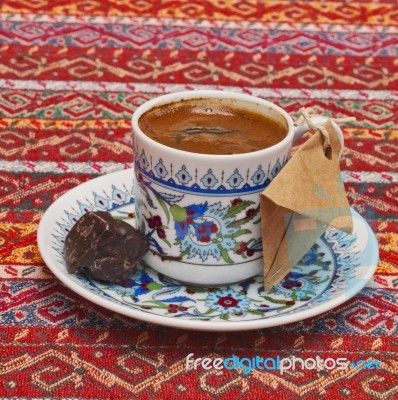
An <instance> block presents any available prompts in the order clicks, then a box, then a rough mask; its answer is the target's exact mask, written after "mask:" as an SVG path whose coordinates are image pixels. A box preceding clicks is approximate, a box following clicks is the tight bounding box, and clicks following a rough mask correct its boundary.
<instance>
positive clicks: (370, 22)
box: [0, 0, 398, 400]
mask: <svg viewBox="0 0 398 400" xmlns="http://www.w3.org/2000/svg"><path fill="white" fill-rule="evenodd" d="M397 34H398V13H397V6H396V0H372V1H371V0H357V1H353V2H343V1H341V0H331V1H327V2H325V1H320V0H311V1H302V2H296V1H292V0H284V1H274V0H268V1H257V0H244V1H215V0H191V1H181V0H161V1H152V2H150V1H147V0H141V1H127V0H111V1H101V0H90V1H83V0H78V1H65V0H52V1H47V0H31V1H27V0H3V1H1V2H0V171H1V173H0V218H1V219H0V276H1V282H0V293H1V296H0V310H1V314H0V321H1V322H0V337H1V354H0V360H1V362H0V377H1V380H0V397H1V398H3V399H11V398H12V399H16V398H17V399H39V398H40V399H44V398H48V399H61V398H62V399H72V398H73V399H133V398H140V399H175V398H184V399H199V398H200V399H215V398H217V399H235V398H237V397H240V398H243V399H253V398H254V399H261V398H275V399H279V398H281V399H289V400H290V399H292V400H293V399H314V400H315V399H316V400H318V399H327V398H335V399H345V398H347V399H348V398H350V399H351V398H355V399H383V400H388V399H396V398H398V383H397V376H398V363H397V352H398V340H397V333H398V320H397V314H398V294H397V293H398V292H397V287H398V212H397V211H398V204H397V196H398V164H397V162H398V140H397V139H398V131H397V119H398V114H397V113H396V110H397V106H398V64H397V55H398V53H397V49H398V36H397ZM202 88H218V89H229V90H236V91H242V92H245V93H251V94H254V95H256V96H260V97H264V98H268V99H270V100H271V101H273V102H275V103H276V104H278V105H281V106H282V107H283V108H285V109H286V110H287V111H288V112H289V113H290V114H291V115H292V116H293V117H294V118H297V115H298V110H299V109H300V108H302V107H311V108H313V109H315V110H316V111H318V112H319V113H323V114H325V115H333V116H334V117H345V116H355V117H356V118H357V121H358V122H357V123H356V124H355V125H352V127H351V128H348V129H345V130H344V132H345V137H346V145H347V149H346V150H345V153H344V157H343V159H342V165H341V166H342V169H343V176H344V179H345V185H346V189H347V192H348V196H349V201H350V203H351V205H352V207H353V208H355V209H356V210H357V211H358V212H359V213H360V214H361V215H362V216H363V217H364V218H365V219H366V220H367V221H368V223H369V224H370V225H371V227H372V229H373V230H374V231H375V233H376V235H377V239H378V241H379V245H380V263H379V266H378V269H377V273H376V274H375V276H374V280H373V281H371V282H369V283H368V285H367V286H366V288H365V289H364V290H362V291H361V292H360V293H359V294H358V295H357V296H355V297H354V298H353V299H351V300H350V301H348V302H346V303H345V304H343V305H342V306H340V307H338V308H336V309H333V310H331V311H329V312H327V313H325V314H322V315H319V316H318V317H315V318H312V319H308V320H304V321H301V322H298V323H294V324H290V325H286V326H283V327H277V328H271V329H264V330H257V331H252V332H237V333H228V334H226V333H204V332H195V331H184V330H176V329H172V328H166V327H160V326H156V325H152V324H149V323H144V322H141V321H138V320H133V319H129V318H127V317H123V316H121V315H118V314H115V313H113V312H110V311H108V310H105V309H103V308H101V307H99V306H96V305H94V304H92V303H90V302H88V301H86V300H84V299H83V298H81V297H79V296H78V295H76V294H74V293H73V292H72V291H71V290H69V289H67V288H65V287H64V286H63V285H62V284H60V282H59V281H58V280H57V279H56V278H55V277H54V276H53V275H52V273H51V272H50V271H49V269H48V268H47V267H46V265H45V264H44V262H43V260H42V259H41V257H40V255H39V252H38V248H37V242H36V231H37V226H38V222H39V220H40V218H41V216H42V215H43V212H44V211H45V210H46V209H47V207H48V206H49V205H50V204H51V203H52V202H53V201H54V200H55V199H57V198H58V197H59V196H60V195H62V194H64V193H65V192H67V191H68V190H70V189H71V188H73V187H75V186H76V185H78V184H80V183H82V182H85V181H87V180H89V179H91V178H93V177H96V176H99V175H103V174H106V173H109V172H112V171H116V170H121V169H124V168H128V167H130V166H131V165H132V149H131V130H130V117H131V115H132V113H133V112H134V110H135V109H136V107H137V106H138V105H140V104H142V103H143V102H144V101H146V100H148V99H150V98H153V97H155V96H157V95H159V94H162V93H167V92H174V91H178V90H183V89H202ZM394 110H395V115H394ZM190 353H194V355H195V357H212V358H217V357H221V358H227V357H231V356H232V355H235V356H237V357H241V358H242V357H249V358H252V357H255V356H256V355H259V356H261V357H264V358H267V357H276V356H281V357H291V356H296V357H302V358H305V357H313V358H315V357H316V356H319V357H322V358H323V359H326V358H328V357H333V358H335V359H336V358H338V357H346V358H348V359H350V360H359V359H364V360H368V359H374V360H376V359H377V360H379V361H380V362H381V369H364V368H359V369H350V370H349V371H341V370H333V371H318V370H311V371H303V370H299V369H297V370H295V371H287V372H285V373H284V374H283V375H282V374H280V373H279V372H278V371H260V370H255V371H252V372H251V373H250V374H248V375H244V374H243V373H242V371H229V370H215V369H213V370H205V369H197V370H196V371H195V370H186V369H185V361H186V357H187V355H188V354H190Z"/></svg>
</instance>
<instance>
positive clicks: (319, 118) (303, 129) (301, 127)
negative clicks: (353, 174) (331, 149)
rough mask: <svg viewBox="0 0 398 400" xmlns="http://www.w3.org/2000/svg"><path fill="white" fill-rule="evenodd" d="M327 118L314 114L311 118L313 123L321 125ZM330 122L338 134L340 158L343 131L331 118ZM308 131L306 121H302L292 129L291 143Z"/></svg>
mask: <svg viewBox="0 0 398 400" xmlns="http://www.w3.org/2000/svg"><path fill="white" fill-rule="evenodd" d="M328 119H330V118H328V117H324V116H322V115H316V116H314V117H312V118H311V120H312V121H313V123H314V125H323V124H324V123H325V122H326V121H327V120H328ZM332 124H333V126H334V128H335V130H336V132H337V135H338V136H339V140H340V144H341V150H340V153H339V159H340V158H341V155H342V154H343V149H344V135H343V131H342V130H341V128H340V127H339V126H338V125H337V124H336V122H334V121H333V120H332ZM307 131H309V128H308V125H307V123H306V122H305V121H304V122H302V123H301V124H300V125H299V126H298V127H297V128H296V129H295V131H294V137H293V144H294V143H295V142H296V141H297V139H298V138H299V137H301V136H302V135H303V134H304V133H305V132H307Z"/></svg>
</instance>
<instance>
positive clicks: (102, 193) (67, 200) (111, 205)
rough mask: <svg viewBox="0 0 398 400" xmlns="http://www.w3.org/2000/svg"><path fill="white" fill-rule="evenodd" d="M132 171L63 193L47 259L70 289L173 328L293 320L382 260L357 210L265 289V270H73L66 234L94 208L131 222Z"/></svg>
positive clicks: (364, 278)
mask: <svg viewBox="0 0 398 400" xmlns="http://www.w3.org/2000/svg"><path fill="white" fill-rule="evenodd" d="M134 203H135V198H134V172H133V170H132V169H127V170H123V171H119V172H114V173H111V174H108V175H105V176H101V177H99V178H95V179H92V180H91V181H88V182H85V183H83V184H81V185H79V186H77V187H75V188H74V189H72V190H70V191H69V192H67V193H66V194H64V195H63V196H61V197H60V198H58V199H57V200H56V201H55V202H54V203H53V204H52V205H51V206H50V207H49V208H48V209H47V211H46V212H45V213H44V215H43V217H42V219H41V221H40V224H39V228H38V234H37V238H38V245H39V250H40V253H41V255H42V257H43V260H44V261H45V263H46V264H47V266H48V268H50V270H51V271H52V272H53V273H54V275H55V276H56V277H57V278H58V279H59V280H60V281H62V282H63V283H64V284H65V285H66V286H67V287H69V288H70V289H71V290H72V291H74V292H75V293H77V294H79V295H80V296H82V297H84V298H86V299H87V300H89V301H91V302H93V303H96V304H98V305H100V306H102V307H104V308H107V309H109V310H112V311H114V312H117V313H120V314H123V315H126V316H129V317H133V318H136V319H140V320H143V321H147V322H152V323H155V324H159V325H165V326H169V327H174V328H183V329H195V330H203V331H242V330H251V329H260V328H268V327H272V326H278V325H284V324H289V323H292V322H296V321H301V320H303V319H305V318H310V317H313V316H316V315H319V314H321V313H324V312H326V311H328V310H331V309H332V308H334V307H337V306H339V305H340V304H342V303H344V302H345V301H347V300H349V299H350V298H351V297H353V296H354V295H355V294H357V293H358V292H359V291H360V290H361V289H362V288H363V287H364V286H365V285H366V283H367V282H368V280H369V279H370V278H371V277H372V275H373V274H374V272H375V270H376V267H377V264H378V257H379V252H378V245H377V241H376V238H375V236H374V234H373V232H372V230H371V229H370V227H369V225H368V224H367V223H366V222H365V220H364V219H363V218H362V217H361V216H360V215H359V214H358V213H357V212H356V211H354V210H352V215H353V224H354V230H353V233H352V234H351V235H348V234H346V233H344V232H342V231H339V230H336V229H328V230H327V231H326V232H325V233H324V235H322V237H321V238H320V239H318V240H317V241H316V243H315V244H314V245H313V246H312V248H311V249H310V250H309V251H308V252H307V253H306V255H305V256H304V257H303V258H302V260H301V261H300V262H299V263H298V264H297V265H296V266H294V267H293V268H292V270H291V272H290V273H289V274H288V275H287V277H285V278H284V279H283V281H282V282H280V283H279V284H278V285H276V286H274V287H273V288H272V289H271V290H269V291H267V292H265V291H264V287H263V278H262V276H260V275H259V276H256V277H254V278H251V279H248V280H246V281H244V282H240V283H236V284H232V285H228V286H223V287H196V286H190V285H185V284H182V283H180V282H178V281H176V280H174V279H171V278H168V277H167V276H164V275H162V274H160V273H158V272H156V271H155V270H153V269H152V268H150V267H149V266H145V265H140V266H139V268H137V270H136V271H135V272H134V273H133V274H132V276H131V277H130V279H129V280H128V281H127V282H126V283H125V284H124V285H122V286H121V285H117V284H106V283H103V282H97V281H95V280H92V279H89V278H87V277H86V276H84V275H81V274H69V273H68V272H67V270H66V265H65V260H64V257H63V245H64V240H65V237H66V235H67V234H68V232H69V230H70V229H71V228H72V226H73V225H74V224H75V223H76V221H77V220H78V219H79V218H80V217H81V215H83V214H84V213H85V212H87V211H90V210H100V211H109V212H110V213H111V214H112V215H113V216H114V217H116V218H121V219H123V220H125V221H127V222H129V223H130V224H132V225H134V223H135V220H134Z"/></svg>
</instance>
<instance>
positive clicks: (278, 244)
mask: <svg viewBox="0 0 398 400" xmlns="http://www.w3.org/2000/svg"><path fill="white" fill-rule="evenodd" d="M324 127H325V128H326V130H327V133H328V134H329V143H330V147H329V149H328V151H327V152H326V154H327V156H326V155H325V151H324V141H325V138H324V136H323V134H322V133H321V132H320V131H319V130H318V131H316V133H315V134H314V135H313V136H312V137H311V138H310V139H308V141H307V142H306V143H304V144H303V145H302V146H301V147H300V148H299V150H298V151H297V152H296V153H295V154H294V155H293V157H292V158H291V160H290V161H289V162H288V163H287V164H286V165H285V167H284V168H283V169H282V171H281V172H280V173H279V174H278V175H277V176H276V178H275V179H274V180H273V181H272V182H271V183H270V185H269V186H268V187H267V188H266V189H265V190H264V192H263V193H262V194H261V224H262V238H263V239H262V240H263V254H264V288H265V290H268V289H270V288H271V287H272V286H274V285H276V284H277V283H279V282H280V281H281V279H283V278H284V277H285V276H286V275H287V274H288V273H289V271H290V269H291V267H293V266H294V265H295V264H297V262H298V261H300V260H301V258H302V257H303V256H304V255H305V253H306V252H307V251H308V250H309V249H310V248H311V247H312V245H313V244H314V243H315V242H316V241H317V240H318V239H319V237H320V236H321V235H322V233H323V232H324V231H325V230H326V228H327V227H328V226H332V227H335V228H337V229H341V230H343V231H345V232H347V233H352V217H351V210H350V207H349V204H348V201H347V197H346V193H345V190H344V185H343V181H342V177H341V173H340V167H339V153H340V150H341V145H340V140H339V138H338V134H337V132H336V131H335V129H334V127H333V125H332V123H331V122H330V121H327V122H326V123H325V125H324ZM328 157H329V158H330V159H329V158H328Z"/></svg>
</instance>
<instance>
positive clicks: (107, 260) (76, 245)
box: [64, 211, 149, 283]
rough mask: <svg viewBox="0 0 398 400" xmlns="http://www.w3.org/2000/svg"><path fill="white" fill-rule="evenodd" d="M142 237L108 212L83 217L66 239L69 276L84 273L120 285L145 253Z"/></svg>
mask: <svg viewBox="0 0 398 400" xmlns="http://www.w3.org/2000/svg"><path fill="white" fill-rule="evenodd" d="M148 249H149V246H148V242H147V240H146V238H145V236H144V235H142V234H141V233H140V232H139V231H137V230H136V229H134V228H133V227H132V226H131V225H129V224H128V223H127V222H125V221H122V220H119V219H115V218H113V217H112V216H111V214H109V213H108V212H103V211H95V212H88V213H86V214H84V215H83V216H82V217H81V218H80V219H79V220H78V221H77V223H76V224H75V225H74V226H73V228H72V229H71V231H70V232H69V233H68V235H67V236H66V239H65V247H64V254H65V259H66V267H67V270H68V272H69V273H70V274H73V273H75V272H83V273H86V274H88V275H90V276H92V277H93V278H94V279H97V280H100V281H107V282H115V283H123V282H124V281H126V280H127V279H128V278H129V276H130V275H131V273H132V271H133V270H134V268H135V267H136V266H137V264H138V263H139V262H140V261H141V260H142V258H143V257H144V255H145V253H146V252H147V251H148Z"/></svg>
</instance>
